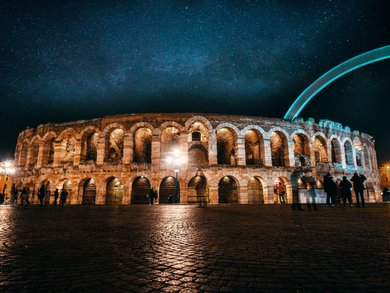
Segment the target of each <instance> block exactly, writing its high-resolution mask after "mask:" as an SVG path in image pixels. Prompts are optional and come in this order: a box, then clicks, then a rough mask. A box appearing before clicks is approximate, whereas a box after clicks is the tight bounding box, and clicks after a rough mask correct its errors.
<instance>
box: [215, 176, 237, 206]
mask: <svg viewBox="0 0 390 293" xmlns="http://www.w3.org/2000/svg"><path fill="white" fill-rule="evenodd" d="M218 203H238V184H237V181H236V179H234V178H233V177H231V176H224V177H223V178H222V179H221V180H220V181H219V184H218Z"/></svg>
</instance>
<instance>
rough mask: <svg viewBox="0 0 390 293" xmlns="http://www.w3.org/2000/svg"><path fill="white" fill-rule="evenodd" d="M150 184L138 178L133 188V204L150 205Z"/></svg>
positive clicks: (146, 180)
mask: <svg viewBox="0 0 390 293" xmlns="http://www.w3.org/2000/svg"><path fill="white" fill-rule="evenodd" d="M149 193H150V182H149V180H148V179H147V178H146V177H144V176H141V177H137V178H136V179H135V180H134V181H133V187H132V188H131V203H133V204H137V203H143V204H147V203H149Z"/></svg>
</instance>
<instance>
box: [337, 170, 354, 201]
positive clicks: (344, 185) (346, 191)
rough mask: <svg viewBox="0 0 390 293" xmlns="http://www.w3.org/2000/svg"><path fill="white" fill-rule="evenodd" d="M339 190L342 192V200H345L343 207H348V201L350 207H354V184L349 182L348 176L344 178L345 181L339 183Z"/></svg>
mask: <svg viewBox="0 0 390 293" xmlns="http://www.w3.org/2000/svg"><path fill="white" fill-rule="evenodd" d="M339 188H340V190H341V198H342V200H343V205H344V206H346V204H347V200H348V202H349V206H350V207H353V205H352V194H351V189H352V184H351V182H349V181H348V180H347V176H343V180H341V182H340V183H339Z"/></svg>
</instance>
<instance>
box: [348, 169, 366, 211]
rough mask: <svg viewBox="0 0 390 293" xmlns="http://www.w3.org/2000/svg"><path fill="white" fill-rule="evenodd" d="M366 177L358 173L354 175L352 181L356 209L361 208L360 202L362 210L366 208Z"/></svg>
mask: <svg viewBox="0 0 390 293" xmlns="http://www.w3.org/2000/svg"><path fill="white" fill-rule="evenodd" d="M366 179H367V178H366V176H364V175H362V174H358V173H354V174H353V176H352V178H351V181H352V182H353V190H354V191H355V196H356V207H357V208H359V207H360V200H361V202H362V208H364V181H365V180H366Z"/></svg>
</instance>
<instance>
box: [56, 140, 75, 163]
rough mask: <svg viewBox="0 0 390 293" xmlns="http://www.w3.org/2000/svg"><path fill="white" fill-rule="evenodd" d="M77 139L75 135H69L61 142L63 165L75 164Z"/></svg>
mask: <svg viewBox="0 0 390 293" xmlns="http://www.w3.org/2000/svg"><path fill="white" fill-rule="evenodd" d="M75 146H76V139H75V137H74V136H73V135H68V136H67V137H65V138H64V139H63V140H62V141H61V145H60V147H61V154H62V156H61V157H62V160H61V162H62V164H67V163H69V164H73V161H74V153H75Z"/></svg>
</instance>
